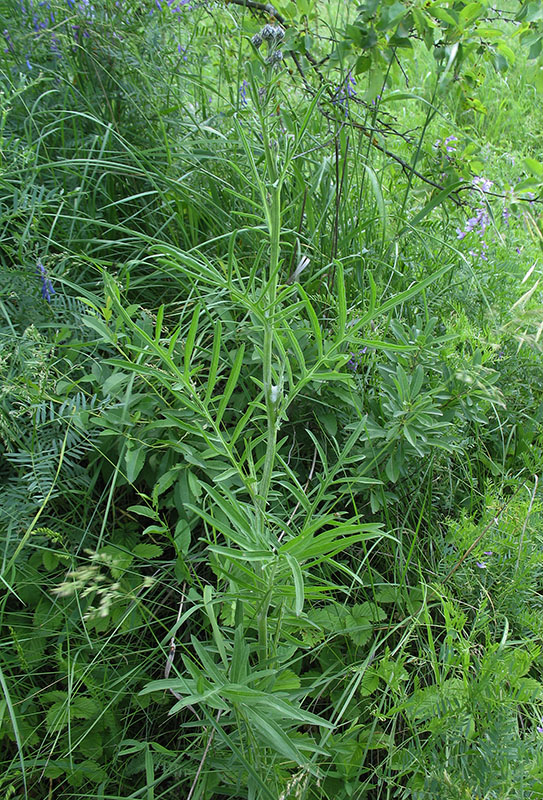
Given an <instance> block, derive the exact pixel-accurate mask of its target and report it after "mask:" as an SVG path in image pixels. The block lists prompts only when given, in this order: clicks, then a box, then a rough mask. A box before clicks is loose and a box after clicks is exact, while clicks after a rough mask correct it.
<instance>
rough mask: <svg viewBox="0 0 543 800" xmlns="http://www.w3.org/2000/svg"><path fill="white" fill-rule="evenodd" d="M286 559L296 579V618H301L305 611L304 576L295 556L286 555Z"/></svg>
mask: <svg viewBox="0 0 543 800" xmlns="http://www.w3.org/2000/svg"><path fill="white" fill-rule="evenodd" d="M285 557H286V559H287V563H288V565H289V567H290V571H291V572H292V577H293V579H294V594H295V602H294V611H295V613H296V616H297V617H299V616H300V614H301V613H302V611H303V609H304V576H303V575H302V570H301V568H300V565H299V563H298V561H297V560H296V559H295V558H294V556H292V555H291V554H290V553H285Z"/></svg>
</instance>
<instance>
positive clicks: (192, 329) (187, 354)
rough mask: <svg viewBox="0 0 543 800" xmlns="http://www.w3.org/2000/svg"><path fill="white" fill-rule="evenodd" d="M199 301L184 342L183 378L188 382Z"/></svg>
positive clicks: (198, 315) (198, 313)
mask: <svg viewBox="0 0 543 800" xmlns="http://www.w3.org/2000/svg"><path fill="white" fill-rule="evenodd" d="M200 310H201V309H200V303H197V304H196V308H195V309H194V312H193V314H192V320H191V323H190V328H189V332H188V334H187V341H186V342H185V355H184V363H185V380H186V381H187V382H188V380H189V378H190V362H191V359H192V351H193V350H194V341H195V339H196V331H197V330H198V320H199V317H200Z"/></svg>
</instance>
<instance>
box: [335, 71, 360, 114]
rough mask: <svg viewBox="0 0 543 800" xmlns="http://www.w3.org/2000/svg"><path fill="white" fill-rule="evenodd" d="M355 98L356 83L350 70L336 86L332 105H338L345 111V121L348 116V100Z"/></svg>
mask: <svg viewBox="0 0 543 800" xmlns="http://www.w3.org/2000/svg"><path fill="white" fill-rule="evenodd" d="M353 97H356V81H355V79H354V78H353V73H352V72H351V70H349V72H348V73H347V75H346V76H345V79H344V80H343V81H342V82H341V83H340V84H339V85H338V86H336V88H335V90H334V99H333V100H332V102H333V103H334V105H338V106H340V107H341V108H343V109H344V111H345V119H347V117H348V116H349V100H350V99H351V98H353Z"/></svg>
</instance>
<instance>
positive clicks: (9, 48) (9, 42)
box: [2, 28, 15, 53]
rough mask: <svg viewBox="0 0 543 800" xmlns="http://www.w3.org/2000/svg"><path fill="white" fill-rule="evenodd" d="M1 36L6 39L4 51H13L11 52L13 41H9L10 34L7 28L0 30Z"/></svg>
mask: <svg viewBox="0 0 543 800" xmlns="http://www.w3.org/2000/svg"><path fill="white" fill-rule="evenodd" d="M2 36H3V37H4V39H5V40H6V44H7V50H4V52H5V53H8V52H9V53H13V52H15V51H14V49H13V42H12V41H11V36H10V35H9V31H8V29H7V28H6V29H5V30H4V31H2Z"/></svg>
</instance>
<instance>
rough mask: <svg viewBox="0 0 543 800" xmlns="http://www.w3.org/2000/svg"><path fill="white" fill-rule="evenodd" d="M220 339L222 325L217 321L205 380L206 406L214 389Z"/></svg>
mask: <svg viewBox="0 0 543 800" xmlns="http://www.w3.org/2000/svg"><path fill="white" fill-rule="evenodd" d="M221 339H222V325H221V321H220V320H217V322H216V323H215V328H214V330H213V350H212V352H211V364H210V366H209V376H208V378H207V386H206V394H205V399H204V403H205V405H206V406H207V405H208V404H209V401H210V399H211V395H212V394H213V389H214V388H215V380H216V378H217V368H218V366H219V355H220V352H221Z"/></svg>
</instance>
